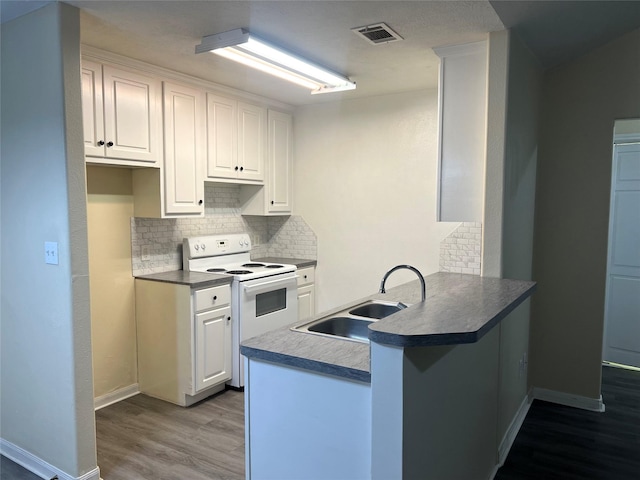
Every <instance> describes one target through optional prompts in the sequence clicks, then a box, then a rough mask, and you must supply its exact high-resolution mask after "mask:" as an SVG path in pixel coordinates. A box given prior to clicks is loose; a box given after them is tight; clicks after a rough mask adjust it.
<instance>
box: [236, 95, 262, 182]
mask: <svg viewBox="0 0 640 480" xmlns="http://www.w3.org/2000/svg"><path fill="white" fill-rule="evenodd" d="M266 117H267V111H266V110H265V109H264V108H262V107H258V106H256V105H251V104H250V103H243V102H238V166H239V171H240V173H239V175H238V178H239V179H242V180H253V181H256V182H261V181H263V180H264V150H265V139H266V128H265V125H266Z"/></svg>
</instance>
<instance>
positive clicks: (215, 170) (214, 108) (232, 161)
mask: <svg viewBox="0 0 640 480" xmlns="http://www.w3.org/2000/svg"><path fill="white" fill-rule="evenodd" d="M236 118H237V102H236V101H235V100H230V99H228V98H224V97H219V96H217V95H213V94H211V93H207V178H213V179H215V178H220V177H222V178H236V177H237V176H238V171H237V169H238V168H239V166H238V139H237V134H238V131H237V128H236Z"/></svg>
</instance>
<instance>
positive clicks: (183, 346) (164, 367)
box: [136, 279, 232, 406]
mask: <svg viewBox="0 0 640 480" xmlns="http://www.w3.org/2000/svg"><path fill="white" fill-rule="evenodd" d="M230 298H231V287H230V286H229V285H222V286H216V287H211V288H206V289H199V290H193V291H192V290H191V289H190V288H189V286H188V285H178V284H173V283H165V282H156V281H150V280H142V279H136V323H137V346H138V384H139V387H140V391H141V392H142V393H144V394H146V395H150V396H152V397H156V398H160V399H162V400H166V401H169V402H172V403H175V404H177V405H182V406H186V405H191V404H193V403H195V402H197V401H200V400H202V399H203V398H206V397H207V396H209V395H212V394H213V393H216V392H218V391H220V390H222V389H224V383H225V382H226V381H227V380H229V379H230V378H231V358H232V357H231V355H232V353H231V307H230Z"/></svg>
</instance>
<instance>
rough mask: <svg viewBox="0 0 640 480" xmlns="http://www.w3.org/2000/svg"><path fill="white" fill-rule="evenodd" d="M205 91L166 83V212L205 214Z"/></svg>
mask: <svg viewBox="0 0 640 480" xmlns="http://www.w3.org/2000/svg"><path fill="white" fill-rule="evenodd" d="M204 122H205V113H204V92H201V91H199V90H195V89H193V88H189V87H184V86H182V85H176V84H173V83H169V82H165V83H164V141H165V149H164V150H165V152H164V153H165V155H164V186H165V194H164V200H165V213H166V214H202V213H204V180H203V178H202V172H201V169H202V165H203V162H204V148H205V147H204V141H205V140H204Z"/></svg>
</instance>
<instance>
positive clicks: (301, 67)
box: [196, 28, 356, 94]
mask: <svg viewBox="0 0 640 480" xmlns="http://www.w3.org/2000/svg"><path fill="white" fill-rule="evenodd" d="M203 52H212V53H215V54H217V55H220V56H222V57H224V58H228V59H229V60H233V61H235V62H239V63H242V64H243V65H246V66H248V67H252V68H255V69H257V70H260V71H262V72H265V73H269V74H271V75H275V76H276V77H279V78H282V79H283V80H287V81H289V82H292V83H295V84H297V85H300V86H303V87H305V88H308V89H310V90H311V93H313V94H315V93H328V92H337V91H343V90H353V89H355V88H356V84H355V82H352V81H351V80H349V79H348V78H347V77H344V76H342V75H339V74H337V73H335V72H332V71H331V70H327V69H326V68H323V67H321V66H319V65H315V64H313V63H311V62H309V61H307V60H304V59H303V58H300V57H298V56H296V55H293V54H291V53H289V52H286V51H284V50H282V49H281V48H278V47H276V46H274V45H270V44H269V43H267V42H265V41H264V40H260V39H258V38H256V37H255V36H253V35H251V34H250V33H249V32H248V31H247V30H245V29H243V28H237V29H235V30H231V31H228V32H224V33H218V34H216V35H209V36H206V37H203V38H202V42H201V43H200V45H196V53H203Z"/></svg>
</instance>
